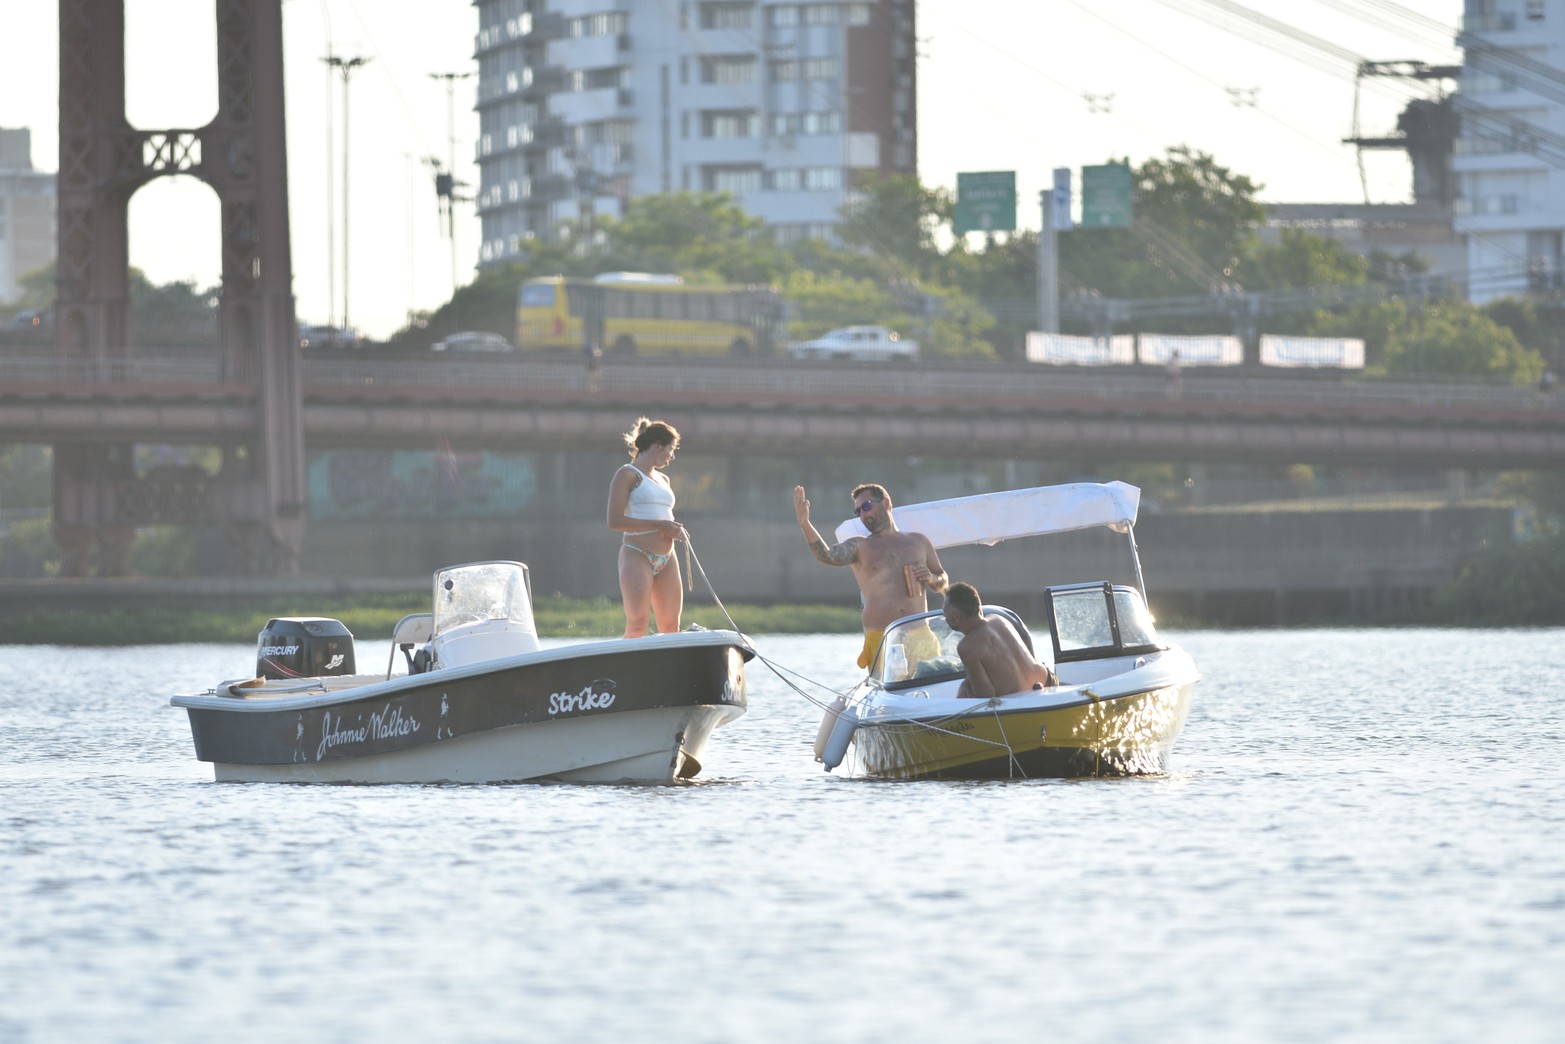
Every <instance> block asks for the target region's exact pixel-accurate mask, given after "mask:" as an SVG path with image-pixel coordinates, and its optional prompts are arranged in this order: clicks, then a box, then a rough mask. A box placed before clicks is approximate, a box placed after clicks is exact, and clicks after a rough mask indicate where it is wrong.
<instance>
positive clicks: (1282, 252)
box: [1241, 228, 1369, 290]
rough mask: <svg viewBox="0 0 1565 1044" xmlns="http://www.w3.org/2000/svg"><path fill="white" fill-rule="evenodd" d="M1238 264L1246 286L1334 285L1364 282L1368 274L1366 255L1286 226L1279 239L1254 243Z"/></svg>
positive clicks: (1253, 288) (1254, 288) (1335, 242)
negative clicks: (1255, 245) (1245, 259)
mask: <svg viewBox="0 0 1565 1044" xmlns="http://www.w3.org/2000/svg"><path fill="white" fill-rule="evenodd" d="M1241 267H1242V268H1243V270H1244V276H1245V288H1246V289H1248V290H1264V289H1268V288H1286V287H1294V286H1333V285H1343V284H1353V283H1363V282H1364V281H1365V280H1366V279H1367V278H1368V275H1369V258H1367V257H1365V256H1364V255H1363V254H1355V253H1354V252H1353V251H1351V250H1349V249H1348V248H1347V247H1345V246H1343V245H1342V244H1341V243H1339V242H1337V241H1336V240H1335V239H1325V238H1322V237H1321V236H1312V235H1310V234H1308V233H1306V232H1302V231H1300V230H1298V229H1293V228H1289V229H1284V230H1283V232H1282V238H1281V240H1280V241H1279V242H1277V243H1275V244H1268V245H1261V246H1258V247H1256V248H1255V250H1254V251H1252V254H1251V258H1250V259H1249V260H1248V261H1246V262H1245V263H1244V264H1243V265H1242V266H1241Z"/></svg>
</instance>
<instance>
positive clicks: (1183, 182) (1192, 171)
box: [1060, 145, 1265, 298]
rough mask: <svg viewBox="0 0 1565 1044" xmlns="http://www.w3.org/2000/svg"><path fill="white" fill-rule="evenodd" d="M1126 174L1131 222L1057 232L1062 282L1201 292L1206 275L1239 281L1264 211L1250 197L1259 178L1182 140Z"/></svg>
mask: <svg viewBox="0 0 1565 1044" xmlns="http://www.w3.org/2000/svg"><path fill="white" fill-rule="evenodd" d="M1132 177H1133V179H1134V181H1133V184H1132V190H1131V202H1132V206H1133V209H1134V212H1135V223H1136V227H1135V228H1132V229H1077V230H1075V231H1072V232H1069V233H1067V234H1065V235H1063V236H1061V237H1060V268H1061V270H1062V276H1061V286H1062V288H1064V289H1067V290H1070V289H1077V290H1093V291H1096V292H1097V293H1099V294H1102V295H1103V296H1105V297H1132V298H1137V297H1180V296H1188V295H1192V294H1202V293H1206V292H1208V291H1209V290H1210V289H1211V287H1210V283H1209V280H1208V278H1207V277H1208V276H1209V275H1212V274H1215V275H1217V276H1218V277H1219V278H1222V279H1224V280H1235V281H1242V279H1243V278H1244V269H1245V265H1244V261H1245V258H1246V257H1247V255H1248V253H1249V251H1250V249H1251V247H1252V245H1253V233H1252V231H1251V230H1252V229H1253V228H1255V227H1256V226H1257V225H1259V224H1260V222H1261V221H1262V220H1263V219H1264V217H1265V209H1264V208H1263V207H1262V206H1261V205H1260V204H1259V203H1257V202H1256V200H1255V195H1256V193H1257V192H1258V191H1259V190H1260V186H1259V185H1257V184H1256V183H1255V182H1253V181H1251V180H1250V179H1249V178H1247V177H1244V176H1243V175H1239V174H1235V173H1234V172H1233V171H1231V170H1229V169H1228V168H1227V167H1223V166H1221V165H1219V164H1218V163H1217V162H1216V161H1215V160H1214V159H1213V158H1212V157H1211V156H1209V155H1207V154H1206V153H1204V152H1198V151H1196V150H1194V149H1191V148H1189V147H1188V146H1184V145H1176V146H1173V147H1172V148H1170V149H1169V150H1168V153H1167V155H1166V156H1164V157H1161V158H1157V157H1154V158H1152V159H1149V160H1147V161H1146V162H1145V163H1143V164H1142V165H1141V166H1140V167H1138V168H1136V169H1135V170H1133V171H1132ZM1169 244H1173V246H1172V248H1171V247H1170V246H1169ZM1192 258H1193V259H1194V261H1193V262H1192V260H1191V259H1192Z"/></svg>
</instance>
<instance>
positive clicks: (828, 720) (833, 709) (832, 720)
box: [815, 696, 848, 761]
mask: <svg viewBox="0 0 1565 1044" xmlns="http://www.w3.org/2000/svg"><path fill="white" fill-rule="evenodd" d="M847 705H848V698H847V697H846V696H838V697H837V698H836V699H834V700H832V701H831V706H829V707H827V708H826V713H825V714H824V715H822V716H821V727H820V728H818V729H816V730H815V760H816V761H820V760H822V758H823V757H824V756H825V754H826V740H827V739H828V738H829V737H830V736H831V729H832V726H833V725H835V724H837V715H839V714H841V713H842V708H844V707H846V706H847Z"/></svg>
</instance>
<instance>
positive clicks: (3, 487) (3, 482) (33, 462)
mask: <svg viewBox="0 0 1565 1044" xmlns="http://www.w3.org/2000/svg"><path fill="white" fill-rule="evenodd" d="M53 461H54V453H53V451H52V450H51V448H50V447H48V446H39V445H36V444H19V445H9V446H0V508H6V509H7V510H14V509H16V508H47V507H49V505H50V502H51V498H52V497H53V487H52V485H51V483H52V482H53V474H54V471H53V467H54V465H53Z"/></svg>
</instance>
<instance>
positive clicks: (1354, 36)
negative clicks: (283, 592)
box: [0, 0, 1462, 337]
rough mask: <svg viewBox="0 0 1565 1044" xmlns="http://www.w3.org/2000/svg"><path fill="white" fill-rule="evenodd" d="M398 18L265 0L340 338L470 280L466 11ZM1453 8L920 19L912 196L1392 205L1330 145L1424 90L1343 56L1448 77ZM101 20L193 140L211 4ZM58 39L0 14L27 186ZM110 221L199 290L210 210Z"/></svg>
mask: <svg viewBox="0 0 1565 1044" xmlns="http://www.w3.org/2000/svg"><path fill="white" fill-rule="evenodd" d="M410 6H411V5H403V4H388V3H385V2H384V0H284V2H283V34H284V62H285V76H286V85H285V91H286V105H287V120H288V168H289V176H288V183H289V204H290V209H291V212H292V229H291V233H292V245H293V268H294V291H295V296H296V299H297V312H298V315H299V318H300V320H301V321H302V322H313V323H324V322H327V321H330V320H335V321H336V322H339V323H340V322H342V321H343V318H344V309H345V308H346V315H347V319H348V321H349V322H351V323H352V324H353V325H355V326H358V327H360V328H361V329H363V330H364V331H365V332H366V333H367V334H369V335H370V336H372V337H385V336H388V335H390V334H391V333H392V332H394V331H395V330H396V329H398V328H399V327H401V326H402V325H403V324H404V323H405V321H406V318H407V316H408V315H409V313H410V312H412V311H415V310H426V311H427V310H432V309H434V308H436V307H438V306H439V305H440V304H442V303H443V302H445V301H447V300H449V299H450V296H451V292H452V288H453V285H459V284H465V283H466V282H468V281H470V280H471V279H472V277H473V269H474V264H475V263H476V258H477V251H478V245H479V229H478V221H477V218H476V217H475V216H474V212H473V208H472V206H471V205H470V204H468V205H459V206H458V208H457V215H456V217H457V220H456V228H455V237H454V245H455V258H456V263H455V266H453V241H452V239H451V238H448V237H447V236H446V235H445V234H444V228H443V226H442V224H441V222H440V219H439V214H438V210H437V199H436V196H435V192H434V179H433V174H432V169H431V166H430V163H429V161H430V159H431V158H433V159H435V160H437V161H438V162H439V163H440V164H442V165H449V164H450V162H451V159H452V157H453V155H454V157H455V166H454V169H455V171H456V175H457V177H458V179H460V180H462V181H465V182H467V183H468V184H470V185H476V183H477V179H478V175H477V168H476V166H475V165H474V164H473V163H472V162H471V157H472V154H473V145H474V142H475V140H476V138H477V128H478V117H477V114H476V113H475V112H474V111H473V99H474V95H475V90H476V86H477V80H476V76H470V77H468V78H466V79H460V80H455V81H452V82H451V84H450V91H449V93H448V84H447V81H445V80H443V79H436V78H435V76H436V74H445V73H473V72H475V71H476V63H475V62H474V60H473V57H472V53H473V40H474V37H475V35H476V33H477V12H476V10H475V9H474V8H473V7H472V6H471V4H470V3H468V2H467V0H420V3H419V4H418V5H417V6H416V10H417V11H418V12H419V15H418V17H410V16H409V14H408V10H409V7H410ZM605 6H607V5H605ZM662 6H664V5H660V7H659V9H662ZM1236 9H1238V10H1240V11H1251V12H1256V13H1258V14H1259V15H1262V16H1265V17H1267V18H1270V19H1272V20H1274V21H1273V24H1274V25H1275V26H1276V28H1277V29H1281V30H1283V31H1282V32H1277V31H1273V30H1265V29H1258V28H1256V27H1255V24H1254V22H1253V21H1250V20H1246V19H1244V18H1241V17H1238V16H1236V15H1235V14H1234V13H1233V12H1234V11H1235V10H1236ZM1461 10H1462V2H1461V0H1403V2H1395V0H1025V2H1019V0H920V2H919V5H918V25H917V35H918V38H919V64H918V105H919V126H918V133H919V176H920V178H921V180H922V181H923V182H924V184H926V185H929V186H943V187H946V188H950V189H953V190H954V189H955V187H956V175H957V173H958V172H966V171H996V170H1009V171H1015V172H1016V184H1017V190H1018V201H1019V203H1018V211H1019V213H1018V220H1019V223H1020V224H1021V226H1022V227H1023V228H1034V229H1035V228H1037V227H1038V220H1039V206H1038V194H1039V192H1040V190H1042V189H1043V188H1045V187H1046V186H1047V185H1049V184H1050V183H1051V181H1052V171H1053V170H1054V169H1055V168H1057V167H1067V168H1071V169H1072V170H1073V171H1074V172H1076V175H1077V182H1076V184H1077V191H1078V193H1079V184H1080V182H1079V171H1080V168H1081V167H1082V166H1083V165H1088V164H1097V163H1103V162H1107V161H1109V160H1111V159H1128V160H1129V161H1130V162H1132V163H1141V162H1143V161H1145V160H1146V159H1148V158H1151V157H1154V156H1162V155H1164V154H1165V153H1166V152H1167V150H1168V149H1169V148H1170V147H1173V146H1177V145H1186V146H1189V147H1191V148H1194V149H1197V150H1199V151H1201V152H1205V153H1209V154H1210V155H1212V156H1213V158H1214V159H1215V160H1216V161H1217V162H1218V163H1220V164H1222V165H1223V166H1225V167H1227V168H1229V169H1230V170H1232V171H1233V172H1235V173H1236V174H1242V175H1244V176H1246V177H1249V178H1250V179H1251V180H1253V181H1255V182H1257V183H1258V184H1259V185H1260V186H1261V190H1260V193H1259V195H1260V198H1261V199H1262V200H1264V201H1267V202H1364V201H1366V199H1367V200H1368V201H1372V202H1406V201H1408V200H1409V199H1410V194H1411V175H1410V172H1409V168H1408V164H1407V161H1406V158H1405V157H1404V156H1403V155H1402V154H1401V153H1399V152H1389V153H1388V152H1367V153H1365V154H1364V157H1363V166H1362V173H1361V164H1360V157H1359V154H1358V151H1357V150H1356V149H1355V148H1353V147H1352V146H1350V145H1345V144H1342V142H1341V139H1343V138H1345V137H1349V136H1351V135H1352V134H1354V128H1355V113H1356V115H1357V121H1358V122H1357V126H1358V132H1359V133H1360V134H1363V135H1365V136H1381V135H1384V134H1386V133H1389V132H1391V131H1393V130H1394V129H1395V126H1396V116H1397V113H1398V112H1399V111H1400V110H1401V108H1402V107H1403V106H1404V105H1405V104H1406V102H1407V100H1408V99H1409V98H1411V97H1415V96H1427V91H1425V90H1423V89H1422V88H1420V87H1418V85H1415V84H1413V83H1411V81H1405V80H1398V79H1387V78H1367V79H1364V80H1362V81H1357V80H1356V78H1355V76H1354V58H1355V56H1357V57H1361V58H1368V59H1373V60H1377V61H1391V60H1419V61H1424V62H1428V63H1431V64H1445V63H1455V62H1457V61H1459V57H1460V55H1459V52H1458V51H1457V50H1456V49H1455V48H1454V47H1453V45H1452V42H1451V39H1452V36H1453V35H1454V33H1455V30H1456V26H1457V23H1458V21H1459V19H1460V16H1461ZM125 11H126V27H127V45H126V47H127V73H126V75H127V85H126V94H127V109H128V115H129V118H130V121H131V123H132V124H133V125H135V126H137V127H143V128H156V129H172V128H193V127H199V126H201V125H203V124H205V123H206V122H207V121H208V120H210V119H211V117H212V116H213V115H214V113H215V111H216V71H215V68H214V58H213V55H214V54H215V45H214V29H213V4H212V0H125ZM58 22H59V11H58V6H57V4H56V3H55V2H53V0H0V38H3V39H5V40H6V42H7V44H8V46H7V48H6V52H7V53H6V60H5V61H4V62H3V63H0V127H27V128H30V129H31V131H32V145H33V165H34V166H35V167H36V168H38V169H40V170H49V171H52V170H57V169H58V153H59V149H58V133H57V129H58V119H59V111H58V71H57V66H58V58H59V37H58ZM1235 27H1238V28H1240V29H1241V31H1234V28H1235ZM18 41H25V44H23V45H18ZM328 53H331V54H335V55H338V56H342V57H362V58H365V59H367V61H366V63H365V64H363V65H361V66H359V67H357V68H356V69H355V70H354V72H353V73H352V74H351V78H350V80H349V85H348V91H347V109H346V119H344V108H343V103H344V99H343V91H342V84H341V79H340V77H338V78H336V79H331V78H330V77H331V76H332V74H331V72H330V70H329V68H328V67H327V66H326V65H325V63H324V62H323V61H321V59H322V58H323V57H324V56H325V55H327V54H328ZM453 117H454V118H453ZM345 124H346V127H347V130H348V136H349V138H350V140H351V144H352V153H351V161H350V166H349V170H348V173H347V179H346V184H347V187H348V190H349V191H348V193H347V196H346V200H344V193H343V187H344V178H343V172H342V168H341V162H340V156H339V157H338V158H337V159H336V160H335V161H334V162H332V163H328V141H330V142H331V144H332V146H333V147H332V149H331V153H332V155H333V156H337V154H338V153H339V151H340V149H341V147H342V141H343V135H344V125H345ZM453 138H454V149H453V141H452V139H453ZM344 211H346V216H347V219H348V231H347V235H346V237H344V234H343V231H342V223H343V218H344ZM329 217H330V219H331V220H330V222H329ZM130 221H131V229H130V234H131V238H130V253H131V263H132V264H133V265H135V266H137V267H138V268H141V269H142V270H143V271H144V272H146V273H147V275H148V276H149V277H150V278H151V279H153V280H154V281H155V282H169V281H173V280H193V281H195V282H196V283H197V284H198V285H200V286H203V287H205V286H211V285H214V284H215V283H216V282H217V280H218V273H219V268H220V265H219V259H218V252H219V240H218V235H219V232H218V229H219V215H218V205H217V199H216V197H215V196H214V195H213V194H212V192H211V191H210V190H209V189H207V188H206V187H205V186H203V185H201V184H200V183H199V182H197V181H195V180H194V179H192V178H188V177H181V178H163V179H158V180H156V181H154V182H152V183H151V184H150V185H148V186H147V187H146V188H143V189H142V190H141V191H139V192H138V193H137V194H136V195H135V196H134V197H133V198H132V201H131V217H130ZM329 225H330V227H331V229H332V232H331V234H330V235H328V226H329ZM345 248H346V249H345ZM345 252H346V262H345V259H344V253H345ZM329 262H330V263H329ZM453 270H454V275H455V284H454V283H453ZM345 290H346V294H345V292H344V291H345ZM344 298H346V301H345V300H344Z"/></svg>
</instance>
